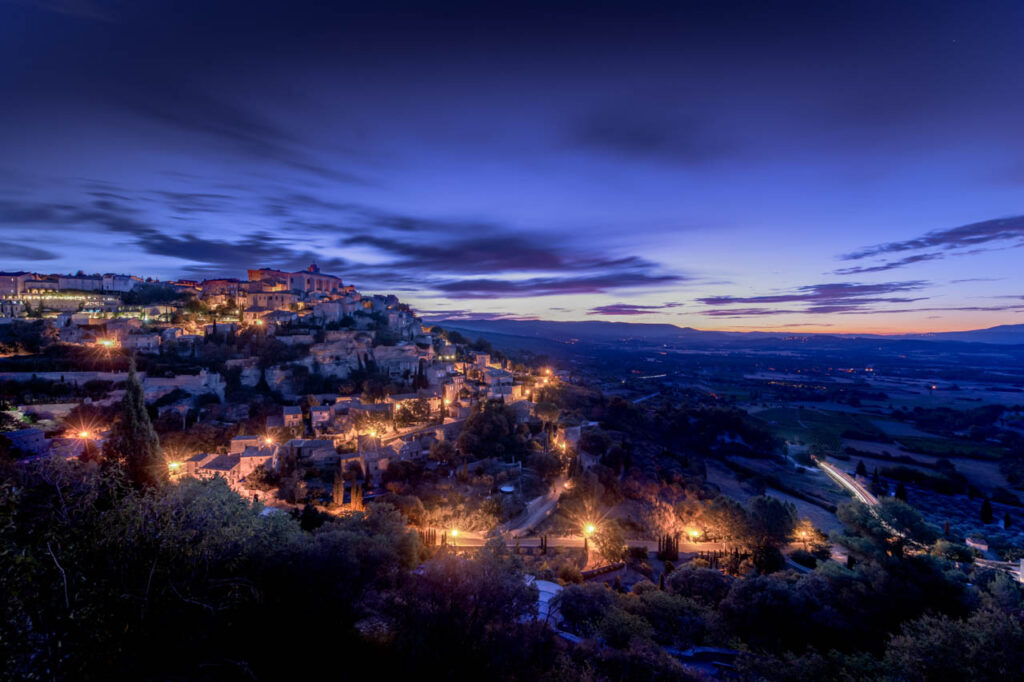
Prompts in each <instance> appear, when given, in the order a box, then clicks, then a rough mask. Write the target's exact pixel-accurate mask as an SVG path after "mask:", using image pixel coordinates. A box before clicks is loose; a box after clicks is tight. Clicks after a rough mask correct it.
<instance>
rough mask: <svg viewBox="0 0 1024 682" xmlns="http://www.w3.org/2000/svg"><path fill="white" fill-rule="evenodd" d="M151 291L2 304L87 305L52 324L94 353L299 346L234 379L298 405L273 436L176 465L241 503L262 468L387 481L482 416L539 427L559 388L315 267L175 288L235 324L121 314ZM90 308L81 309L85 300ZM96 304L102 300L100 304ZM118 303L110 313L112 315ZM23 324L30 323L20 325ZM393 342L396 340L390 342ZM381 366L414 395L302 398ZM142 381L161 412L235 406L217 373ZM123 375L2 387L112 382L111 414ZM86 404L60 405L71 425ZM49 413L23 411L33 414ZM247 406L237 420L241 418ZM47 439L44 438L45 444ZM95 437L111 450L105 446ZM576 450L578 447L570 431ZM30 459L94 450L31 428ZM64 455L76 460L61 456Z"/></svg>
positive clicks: (149, 311) (11, 286) (114, 280)
mask: <svg viewBox="0 0 1024 682" xmlns="http://www.w3.org/2000/svg"><path fill="white" fill-rule="evenodd" d="M140 284H143V281H142V280H141V279H140V278H137V277H130V276H124V275H94V276H87V275H81V274H80V275H77V276H67V277H65V276H43V275H35V274H31V273H25V272H18V273H0V300H3V301H6V302H7V303H9V304H10V303H13V302H15V301H23V302H24V303H25V304H26V307H30V306H32V305H33V303H32V302H33V301H34V299H32V298H31V297H33V296H43V297H50V298H47V299H46V301H47V305H49V304H50V303H52V302H53V301H56V300H63V299H58V298H57V297H60V296H68V297H71V298H69V299H68V300H69V301H70V300H74V301H77V304H76V305H78V307H77V308H67V309H63V308H60V307H59V306H58V307H57V308H56V310H52V311H51V312H50V314H48V315H47V316H46V317H47V318H48V319H50V320H52V322H53V325H54V327H55V330H56V333H57V334H58V335H59V338H60V340H61V341H62V342H65V343H72V344H83V345H93V346H96V347H97V348H99V349H110V350H114V349H129V350H131V351H133V352H135V353H139V354H146V353H164V354H166V353H168V352H171V349H174V352H177V353H179V354H183V353H191V354H192V355H193V356H195V353H196V349H197V348H200V349H201V348H202V347H203V344H205V343H207V342H208V341H210V340H211V339H216V338H217V337H223V338H226V337H227V336H228V335H231V334H233V333H236V332H238V331H240V330H242V329H245V328H250V327H255V328H258V330H259V332H260V333H261V334H265V335H266V336H268V337H271V336H272V337H273V338H275V339H276V340H277V341H279V342H280V343H283V344H285V345H287V346H292V347H295V348H297V349H298V350H299V351H300V352H299V353H298V358H297V359H296V358H295V357H294V356H292V357H290V359H289V361H288V362H287V363H281V364H275V365H271V366H269V367H267V366H266V362H265V361H264V362H260V358H257V357H239V356H237V355H236V356H235V357H231V358H229V359H227V360H226V361H225V365H226V368H227V370H228V372H237V379H238V381H239V382H240V384H241V386H242V387H243V388H244V387H255V386H257V385H260V384H261V383H262V382H265V384H266V386H267V387H268V388H269V389H270V390H272V391H276V392H277V393H279V394H280V395H281V396H282V398H283V400H284V402H286V403H292V404H286V405H285V406H284V407H283V409H282V411H281V412H280V413H279V414H277V415H272V416H270V417H268V418H267V420H266V424H265V429H264V431H263V432H262V433H260V434H250V435H244V436H239V437H237V438H235V439H234V440H233V441H232V442H231V445H230V447H229V448H226V451H221V452H210V453H199V454H195V455H193V456H190V457H189V458H187V459H186V460H184V461H181V462H172V463H171V464H172V474H175V475H192V476H197V477H201V478H202V477H214V476H219V477H222V478H224V479H225V480H226V481H227V482H228V483H229V484H230V485H232V486H233V487H237V488H238V489H239V491H240V492H245V493H246V494H252V491H250V490H248V488H247V487H246V486H245V482H246V478H247V477H248V476H250V475H251V474H252V473H253V472H254V471H256V470H257V469H260V468H262V469H264V470H267V471H280V470H281V467H282V466H284V465H285V464H288V466H291V465H293V464H296V463H298V464H307V465H315V466H317V467H320V468H323V467H327V468H328V469H329V468H335V467H336V470H338V471H343V470H345V469H346V468H347V467H349V466H353V465H354V463H355V462H358V464H359V468H360V469H361V471H363V472H365V474H367V475H368V476H369V477H370V479H371V480H373V481H374V482H379V479H380V475H381V472H383V471H385V470H386V469H387V467H388V464H389V463H391V462H394V461H398V460H402V459H414V458H418V457H423V456H425V455H426V454H427V453H428V452H429V451H430V447H431V445H432V444H433V443H434V442H436V441H439V440H450V439H453V438H455V437H457V436H458V433H459V431H460V429H461V426H462V423H463V422H464V421H465V419H466V418H467V417H468V416H469V414H470V412H471V409H472V406H473V405H474V404H475V403H477V402H479V401H483V400H493V399H500V400H502V401H504V402H506V403H508V404H510V405H512V406H513V407H514V409H515V411H516V415H517V419H520V420H523V421H525V420H527V419H530V418H531V410H532V407H533V403H532V401H531V398H532V396H531V392H532V390H534V389H533V388H532V387H533V386H536V385H541V384H542V383H543V382H546V381H549V380H553V379H555V377H526V376H517V375H516V374H514V373H513V372H512V371H510V370H509V368H508V367H505V366H503V364H502V363H501V362H496V361H495V360H494V359H493V358H492V357H491V356H490V355H489V354H487V353H481V352H474V351H470V350H468V349H467V348H464V347H455V346H452V345H450V344H448V343H447V342H446V341H445V340H444V339H443V338H442V337H436V336H435V335H433V334H431V333H430V331H429V330H428V329H427V328H425V327H424V326H423V325H422V323H421V321H420V320H419V319H418V318H417V317H416V316H415V315H414V313H413V312H412V311H411V310H410V309H409V308H408V306H405V305H403V304H401V303H400V301H399V300H398V299H397V298H396V297H395V296H388V295H370V296H364V295H362V294H360V293H359V292H358V291H356V290H355V288H354V287H353V286H351V285H345V284H344V283H343V282H342V280H341V279H340V278H339V277H336V276H334V275H330V274H326V273H322V272H320V270H319V268H317V267H316V266H315V265H312V266H310V267H309V268H308V269H307V270H304V271H301V272H285V271H281V270H273V269H267V268H261V269H254V270H249V271H248V280H246V281H240V280H235V279H215V280H206V281H203V282H193V281H178V282H174V283H173V286H175V287H177V288H179V289H180V290H182V291H188V292H190V293H192V294H194V296H195V298H197V299H198V300H199V301H201V302H202V303H203V304H205V307H206V309H207V310H214V309H218V308H225V309H228V310H232V311H234V318H233V319H230V320H224V321H220V320H217V319H216V318H214V320H213V321H209V320H207V321H204V322H203V323H202V324H199V323H193V324H191V325H190V326H185V325H182V324H179V323H175V322H174V321H173V320H174V317H175V313H177V312H180V309H181V307H182V305H183V304H181V303H174V304H161V305H149V306H124V305H120V299H119V298H118V295H119V294H121V293H123V292H126V291H132V290H133V289H135V288H136V287H138V286H139V285H140ZM76 297H77V298H76ZM89 297H92V298H89ZM108 298H109V299H110V301H109V302H110V305H109V306H108V307H106V308H104V307H103V306H98V307H94V308H88V307H84V306H83V305H82V302H83V301H93V302H96V301H106V300H107V299H108ZM104 305H106V304H104ZM15 315H17V313H15ZM380 335H386V337H387V342H386V343H384V342H382V339H381V338H380ZM369 367H372V368H373V373H374V375H375V376H377V377H386V378H389V379H390V380H392V381H393V382H394V383H396V384H400V385H401V384H404V385H407V386H410V389H408V392H407V393H400V394H392V395H384V396H382V395H379V394H378V395H372V396H368V395H366V394H362V395H340V394H337V393H333V394H331V393H329V394H320V395H317V396H316V400H314V401H312V402H313V403H314V404H309V402H311V401H309V400H307V399H303V400H302V404H303V406H302V407H300V405H299V403H300V399H301V398H303V397H304V393H303V392H301V390H300V388H299V382H298V380H297V377H300V378H301V377H302V376H307V377H308V376H309V375H318V376H319V377H322V378H324V379H327V380H329V381H327V383H330V380H338V383H339V385H340V383H341V382H342V381H343V380H345V379H346V378H348V377H349V376H350V375H351V374H352V373H353V372H356V371H358V370H364V369H366V368H369ZM139 377H140V379H141V381H142V384H143V388H144V391H145V397H146V400H147V402H149V403H151V404H152V403H154V402H155V403H157V404H158V406H159V407H158V409H159V411H160V412H161V413H163V412H165V411H167V410H180V411H182V413H183V414H184V413H186V412H187V411H188V409H189V408H190V407H192V406H195V405H196V404H197V402H196V401H197V399H199V398H203V400H204V401H208V400H210V399H211V398H210V396H213V397H215V398H216V400H217V401H219V402H221V403H223V402H224V400H225V392H226V388H227V381H226V379H225V377H224V376H222V375H221V374H219V373H217V372H208V371H206V370H202V371H199V372H198V373H196V374H182V375H178V376H147V375H146V373H145V372H140V373H139ZM125 378H126V377H125V375H124V373H118V372H59V373H58V372H51V373H46V372H42V373H31V374H29V373H8V374H0V379H14V380H26V381H27V380H29V379H43V380H50V381H54V382H61V383H71V384H75V385H81V386H84V385H86V384H88V383H89V382H95V381H97V380H98V381H102V382H109V384H110V386H111V387H112V388H111V390H110V391H109V392H108V394H107V395H106V397H105V398H104V399H102V400H100V401H98V402H100V403H106V404H111V403H112V402H114V401H116V400H119V399H120V396H121V395H122V394H123V390H119V388H118V385H119V384H120V383H121V382H123V381H124V379H125ZM73 406H74V404H67V405H55V406H49V407H48V409H49V410H50V411H51V412H53V413H54V415H56V416H55V417H54V418H55V419H56V420H58V422H59V416H60V413H61V411H62V410H63V412H64V413H67V411H68V410H69V409H70V408H71V407H73ZM43 407H46V406H32V405H30V406H23V407H22V408H19V409H23V410H25V411H26V414H27V413H31V412H33V411H34V412H36V414H35V416H36V417H37V418H40V416H42V418H44V419H45V418H47V415H45V414H44V415H41V414H40V413H39V409H41V408H43ZM223 407H224V408H225V409H222V410H221V411H220V414H221V415H222V418H223V415H224V414H228V415H231V414H237V418H238V420H239V421H241V420H244V419H245V418H246V417H247V416H248V414H247V408H248V405H247V404H245V405H243V404H239V405H237V406H232V405H227V406H223ZM233 407H237V408H238V409H237V410H232V409H231V408H233ZM37 432H38V433H37ZM91 437H94V438H101V434H92V436H91ZM559 437H560V438H561V439H562V440H563V442H571V440H575V439H578V433H576V434H575V435H574V434H573V432H572V431H571V430H570V431H569V432H560V434H559ZM16 438H17V440H18V445H17V446H18V447H19V449H20V450H22V451H23V452H25V453H35V454H39V455H40V456H41V455H43V454H45V453H46V452H60V453H62V454H67V455H68V456H72V455H74V454H76V452H75V449H74V446H76V445H77V446H78V447H79V449H80V448H81V440H82V439H81V438H78V439H76V438H74V437H72V438H70V439H47V438H45V437H44V434H43V431H42V430H40V429H32V430H29V429H25V430H24V432H23V433H22V432H19V435H18V436H16ZM62 448H63V449H62Z"/></svg>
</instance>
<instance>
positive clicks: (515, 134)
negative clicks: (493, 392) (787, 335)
mask: <svg viewBox="0 0 1024 682" xmlns="http://www.w3.org/2000/svg"><path fill="white" fill-rule="evenodd" d="M1021 64H1024V3H1020V2H978V3H964V2H957V3H940V2H927V3H911V2H898V3H894V2H850V3H846V2H844V3H839V2H835V3H830V2H808V3H773V2H750V3H731V2H725V1H709V2H701V3H682V2H680V3H664V4H661V5H659V4H648V3H636V2H630V3H580V4H572V3H559V2H553V1H552V2H543V3H541V2H538V3H481V2H465V3H426V2H408V3H388V2H374V3H366V2H363V3H358V4H351V5H346V4H345V3H305V2H297V1H291V2H275V3H264V2H254V1H248V2H214V0H207V1H206V2H193V1H192V0H168V1H165V2H160V1H151V0H147V1H146V2H138V1H135V0H122V1H119V2H101V1H100V0H35V1H32V0H0V102H2V105H0V150H2V153H0V243H2V246H0V268H3V269H29V270H40V271H69V270H77V269H79V268H83V269H85V270H90V271H126V272H134V273H138V274H143V275H151V276H156V277H162V278H169V277H175V276H189V277H204V276H209V275H229V276H232V275H233V276H244V270H245V268H246V267H248V266H253V265H267V266H279V267H289V268H302V267H305V266H306V265H308V264H309V263H310V262H313V261H316V262H318V263H320V264H321V267H322V268H323V269H325V270H329V271H332V272H335V273H336V274H339V275H341V276H342V277H343V278H344V279H345V280H346V281H349V282H351V283H353V284H355V285H356V286H357V287H359V288H360V289H363V290H368V291H394V292H396V293H398V294H399V295H400V296H401V297H402V298H403V299H406V300H410V301H411V302H413V303H414V304H415V305H417V307H418V308H419V309H421V310H422V311H427V312H430V311H443V312H445V313H449V314H451V313H456V312H465V313H473V314H478V315H479V314H492V315H502V314H512V315H524V316H536V317H542V318H552V319H631V320H640V321H661V322H671V323H675V324H684V325H692V326H696V327H702V328H719V329H753V328H762V329H767V328H794V329H797V328H800V329H821V330H837V331H838V330H870V331H885V330H892V331H903V330H911V329H913V330H925V329H936V330H938V329H958V328H968V327H977V326H987V325H992V324H999V323H1015V322H1024V313H1022V311H1024V275H1022V274H1021V270H1022V268H1021V265H1022V264H1024V251H1022V250H1021V249H1020V248H1019V247H1021V246H1022V245H1024V205H1022V204H1024V79H1022V78H1021V76H1020V73H1021Z"/></svg>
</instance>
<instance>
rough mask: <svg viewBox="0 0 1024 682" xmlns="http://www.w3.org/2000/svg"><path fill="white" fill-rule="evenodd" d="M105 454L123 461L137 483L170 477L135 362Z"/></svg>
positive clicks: (126, 382) (129, 373)
mask: <svg viewBox="0 0 1024 682" xmlns="http://www.w3.org/2000/svg"><path fill="white" fill-rule="evenodd" d="M104 454H105V455H106V456H107V457H108V458H110V459H114V460H117V461H119V462H121V463H122V464H123V465H124V467H125V471H126V472H127V473H128V478H129V479H130V480H131V481H132V482H134V483H135V484H136V485H157V484H159V483H162V482H163V481H165V480H166V479H167V467H166V466H164V464H163V461H162V459H161V457H160V438H159V437H158V436H157V434H156V431H154V430H153V424H152V423H151V422H150V421H149V413H148V412H146V401H145V397H144V395H143V391H142V382H140V381H139V377H138V375H136V374H135V362H134V361H133V362H132V364H131V366H130V367H129V369H128V380H127V381H125V394H124V398H123V399H122V400H121V413H120V415H119V416H118V418H117V420H116V421H115V422H114V426H113V428H111V430H110V438H109V439H108V440H107V442H106V444H105V445H104Z"/></svg>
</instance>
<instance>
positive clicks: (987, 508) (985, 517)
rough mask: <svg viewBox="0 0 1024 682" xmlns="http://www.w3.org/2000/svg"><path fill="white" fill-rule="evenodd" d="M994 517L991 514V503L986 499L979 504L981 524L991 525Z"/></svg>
mask: <svg viewBox="0 0 1024 682" xmlns="http://www.w3.org/2000/svg"><path fill="white" fill-rule="evenodd" d="M994 518H995V517H994V516H993V514H992V502H990V501H989V499H988V498H987V497H986V498H985V499H984V500H983V501H982V503H981V522H982V523H992V520H993V519H994Z"/></svg>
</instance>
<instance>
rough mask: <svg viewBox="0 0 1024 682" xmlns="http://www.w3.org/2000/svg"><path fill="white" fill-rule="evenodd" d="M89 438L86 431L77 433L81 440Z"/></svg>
mask: <svg viewBox="0 0 1024 682" xmlns="http://www.w3.org/2000/svg"><path fill="white" fill-rule="evenodd" d="M89 436H90V434H89V432H88V431H79V432H78V437H79V438H81V439H82V440H85V439H87V438H88V437H89Z"/></svg>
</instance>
